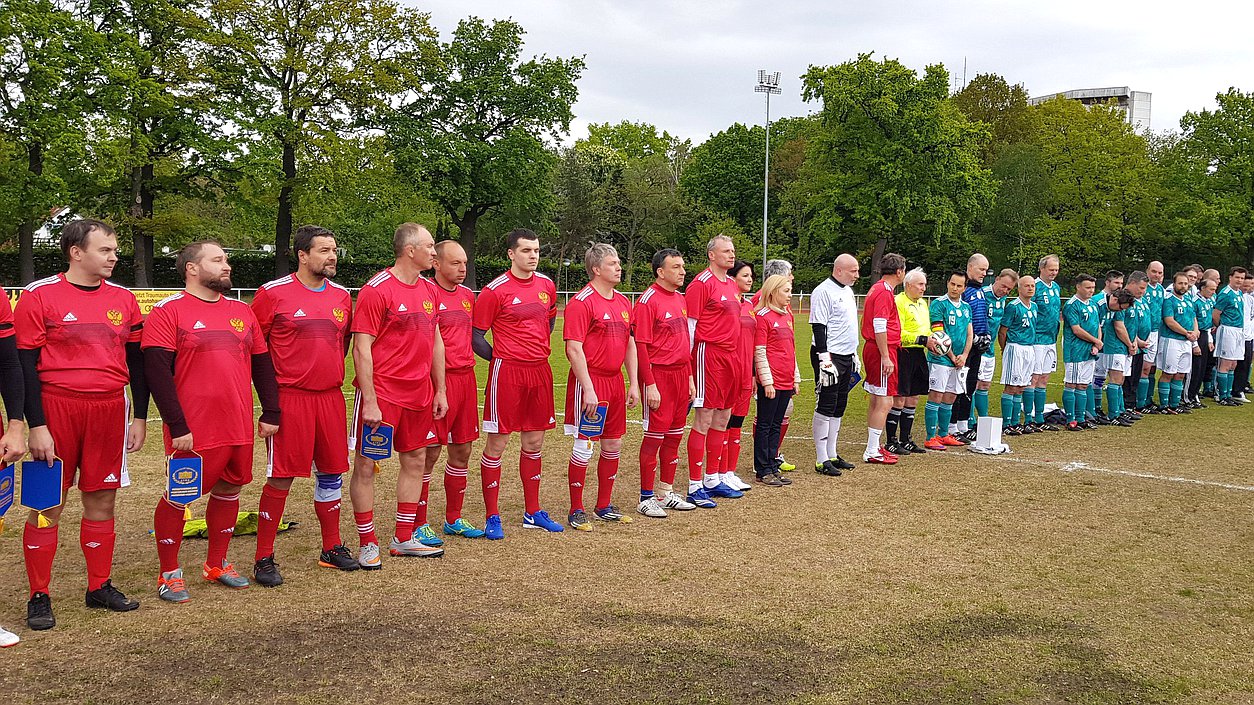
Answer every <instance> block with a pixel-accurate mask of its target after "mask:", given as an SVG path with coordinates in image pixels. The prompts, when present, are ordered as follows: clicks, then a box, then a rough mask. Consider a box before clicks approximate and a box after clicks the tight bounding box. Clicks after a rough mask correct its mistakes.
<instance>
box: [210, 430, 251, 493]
mask: <svg viewBox="0 0 1254 705" xmlns="http://www.w3.org/2000/svg"><path fill="white" fill-rule="evenodd" d="M196 452H197V453H199V454H200V461H201V468H202V470H201V481H200V482H201V485H200V487H201V493H202V495H203V496H206V497H207V496H209V491H210V490H212V489H213V486H214V485H216V484H218V480H224V481H226V482H228V483H230V484H232V485H240V486H241V487H242V486H244V485H247V484H248V483H250V482H252V481H253V444H251V443H249V444H247V445H240V446H218V447H217V448H208V449H206V450H200V449H199V448H198V449H196Z"/></svg>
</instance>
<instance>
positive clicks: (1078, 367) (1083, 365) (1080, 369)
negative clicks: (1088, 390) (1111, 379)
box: [1062, 360, 1097, 384]
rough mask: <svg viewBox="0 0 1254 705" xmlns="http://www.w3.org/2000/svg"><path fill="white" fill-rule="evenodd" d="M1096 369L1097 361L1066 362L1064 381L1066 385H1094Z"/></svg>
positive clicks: (1063, 367)
mask: <svg viewBox="0 0 1254 705" xmlns="http://www.w3.org/2000/svg"><path fill="white" fill-rule="evenodd" d="M1096 369H1097V360H1085V361H1084V362H1064V363H1063V365H1062V381H1063V382H1064V383H1066V384H1092V383H1093V375H1094V374H1095V370H1096Z"/></svg>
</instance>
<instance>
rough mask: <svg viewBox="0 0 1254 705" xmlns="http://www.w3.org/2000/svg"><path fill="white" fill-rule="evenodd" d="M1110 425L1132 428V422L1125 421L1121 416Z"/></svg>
mask: <svg viewBox="0 0 1254 705" xmlns="http://www.w3.org/2000/svg"><path fill="white" fill-rule="evenodd" d="M1110 425H1111V426H1119V427H1120V428H1132V421H1131V420H1130V419H1125V418H1123V417H1122V416H1120V417H1118V418H1116V419H1115V420H1114V421H1113V422H1111V424H1110Z"/></svg>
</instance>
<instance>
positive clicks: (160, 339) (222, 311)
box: [143, 291, 266, 452]
mask: <svg viewBox="0 0 1254 705" xmlns="http://www.w3.org/2000/svg"><path fill="white" fill-rule="evenodd" d="M143 346H144V348H162V349H164V350H170V351H173V352H174V355H175V357H174V390H175V392H176V393H177V394H178V398H179V405H180V406H182V407H183V416H184V418H186V419H187V427H188V428H189V429H191V432H192V439H193V442H194V443H195V446H196V450H207V449H209V448H218V447H221V446H236V445H251V444H252V442H253V393H252V389H251V388H250V385H251V383H252V376H253V375H252V356H253V355H258V354H260V353H264V352H266V339H265V336H264V335H262V333H261V326H260V325H258V323H257V317H256V316H254V315H253V310H252V309H251V308H249V307H248V304H246V303H244V302H243V301H237V300H235V299H230V298H227V297H225V296H223V297H220V298H219V299H218V300H217V301H205V300H204V299H201V298H198V297H196V296H192V295H191V294H189V293H187V292H185V291H183V292H179V293H177V294H175V295H173V296H171V297H169V298H166V299H163V300H162V301H161V302H160V303H158V304H157V305H156V306H153V307H152V312H151V313H149V314H148V320H147V321H145V322H144V339H143ZM164 433H165V441H166V450H167V452H168V451H169V449H170V428H169V426H166V427H165V428H164Z"/></svg>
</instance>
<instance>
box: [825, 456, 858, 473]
mask: <svg viewBox="0 0 1254 705" xmlns="http://www.w3.org/2000/svg"><path fill="white" fill-rule="evenodd" d="M827 462H829V463H831V464H832V466H833V467H835V468H836V469H837V470H853V468H854V465H853V463H851V462H849V461H848V460H845V459H844V458H842V457H840V456H839V455H838V456H836V459H835V460H829V461H827Z"/></svg>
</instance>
